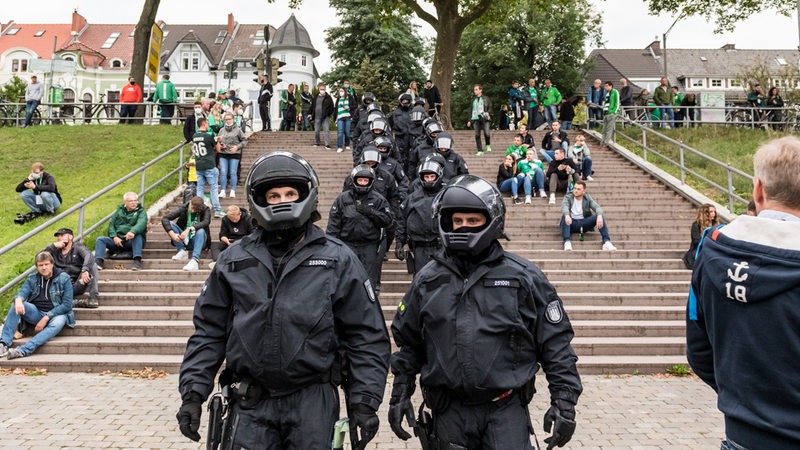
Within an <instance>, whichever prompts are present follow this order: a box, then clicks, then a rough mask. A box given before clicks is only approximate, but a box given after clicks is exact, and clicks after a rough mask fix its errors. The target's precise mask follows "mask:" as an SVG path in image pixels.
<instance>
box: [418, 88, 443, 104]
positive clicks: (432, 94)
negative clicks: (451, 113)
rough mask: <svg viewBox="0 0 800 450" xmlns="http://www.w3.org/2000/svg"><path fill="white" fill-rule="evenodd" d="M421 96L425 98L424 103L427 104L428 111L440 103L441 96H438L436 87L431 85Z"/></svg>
mask: <svg viewBox="0 0 800 450" xmlns="http://www.w3.org/2000/svg"><path fill="white" fill-rule="evenodd" d="M422 95H423V96H424V97H425V102H426V103H427V104H428V110H432V109H433V108H434V106H435V105H436V103H442V96H441V94H439V88H438V87H436V85H435V84H434V85H431V88H430V89H428V88H425V91H423V93H422Z"/></svg>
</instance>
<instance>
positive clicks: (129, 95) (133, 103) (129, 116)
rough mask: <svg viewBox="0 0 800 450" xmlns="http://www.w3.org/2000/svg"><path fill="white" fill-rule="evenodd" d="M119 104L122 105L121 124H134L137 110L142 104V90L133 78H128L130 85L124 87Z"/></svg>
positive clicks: (120, 110) (120, 109) (120, 112)
mask: <svg viewBox="0 0 800 450" xmlns="http://www.w3.org/2000/svg"><path fill="white" fill-rule="evenodd" d="M119 102H120V103H122V104H121V105H120V106H119V122H120V123H128V124H132V123H134V122H133V121H134V119H133V118H134V117H136V110H137V109H138V108H139V103H142V88H140V87H139V85H138V84H136V78H134V77H133V76H130V77H128V84H126V85H125V86H123V87H122V92H120V94H119Z"/></svg>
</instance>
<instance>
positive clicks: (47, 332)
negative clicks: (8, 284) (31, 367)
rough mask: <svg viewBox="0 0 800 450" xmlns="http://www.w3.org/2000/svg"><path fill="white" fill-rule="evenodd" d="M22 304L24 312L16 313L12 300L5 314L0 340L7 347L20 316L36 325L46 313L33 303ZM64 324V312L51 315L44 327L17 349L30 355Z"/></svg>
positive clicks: (12, 337) (65, 321) (65, 322)
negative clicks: (21, 313)
mask: <svg viewBox="0 0 800 450" xmlns="http://www.w3.org/2000/svg"><path fill="white" fill-rule="evenodd" d="M22 304H23V305H24V306H25V314H23V315H22V316H20V315H19V314H17V309H16V308H15V307H14V303H13V302H12V303H11V309H10V310H9V311H8V315H7V316H6V323H5V324H3V334H2V337H0V341H2V342H3V343H4V344H6V345H7V346H9V347H10V346H11V342H12V341H13V340H14V331H16V330H17V325H19V319H20V317H22V319H23V320H25V322H28V323H30V324H33V325H36V324H37V323H39V321H40V320H42V317H44V316H45V315H46V314H45V313H43V312H41V311H39V308H37V307H36V306H34V305H33V303H28V302H23V303H22ZM66 324H67V315H66V314H61V315H58V316H53V317H51V318H50V321H48V322H47V325H45V327H44V329H43V330H42V331H40V332H38V333H36V334H35V335H34V336H33V337H32V338H30V339H28V342H26V343H25V345H23V346H21V347H19V349H20V350H22V353H23V354H24V355H25V356H28V355H30V354H31V353H33V352H34V350H36V349H37V348H39V347H41V346H42V345H44V344H45V343H46V342H47V341H49V340H50V339H51V338H52V337H53V336H55V335H57V334H58V333H59V332H60V331H61V329H62V328H64V325H66Z"/></svg>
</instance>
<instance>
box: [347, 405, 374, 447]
mask: <svg viewBox="0 0 800 450" xmlns="http://www.w3.org/2000/svg"><path fill="white" fill-rule="evenodd" d="M351 420H353V421H354V422H355V424H356V427H358V429H359V433H358V434H360V435H361V439H359V440H358V442H357V443H356V446H357V448H358V449H359V450H363V449H365V448H367V444H368V443H369V441H371V440H372V438H374V437H375V435H376V434H378V426H379V425H380V423H381V422H380V420H378V413H377V412H375V410H374V409H372V408H371V407H369V406H367V405H365V404H363V403H359V404H357V405H356V406H355V408H353V417H352V419H351ZM356 437H358V436H356Z"/></svg>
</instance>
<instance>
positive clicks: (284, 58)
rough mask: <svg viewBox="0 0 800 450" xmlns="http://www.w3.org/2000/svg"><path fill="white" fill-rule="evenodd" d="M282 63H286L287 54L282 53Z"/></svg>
mask: <svg viewBox="0 0 800 450" xmlns="http://www.w3.org/2000/svg"><path fill="white" fill-rule="evenodd" d="M281 62H286V53H281Z"/></svg>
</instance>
